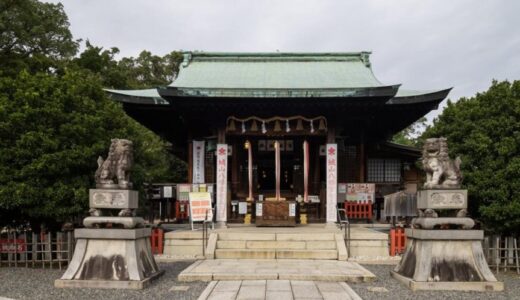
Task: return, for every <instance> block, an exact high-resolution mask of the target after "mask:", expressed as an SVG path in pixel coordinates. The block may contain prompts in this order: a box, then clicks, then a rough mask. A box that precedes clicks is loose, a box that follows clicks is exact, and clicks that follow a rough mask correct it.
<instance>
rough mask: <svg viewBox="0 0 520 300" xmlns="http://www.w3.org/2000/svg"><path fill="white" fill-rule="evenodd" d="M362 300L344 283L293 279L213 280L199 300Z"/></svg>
mask: <svg viewBox="0 0 520 300" xmlns="http://www.w3.org/2000/svg"><path fill="white" fill-rule="evenodd" d="M217 299H218V300H242V299H244V300H245V299H247V300H257V299H258V300H264V299H266V300H271V299H272V300H286V299H288V300H298V299H306V300H313V299H316V300H318V299H321V300H340V299H341V300H349V299H352V300H361V298H360V297H359V296H358V295H357V294H356V293H355V292H354V291H353V290H352V289H351V288H350V287H349V286H348V285H347V284H346V283H344V282H315V281H290V280H246V281H212V282H210V283H209V284H208V287H207V288H206V289H205V290H204V292H202V294H201V295H200V297H199V300H217Z"/></svg>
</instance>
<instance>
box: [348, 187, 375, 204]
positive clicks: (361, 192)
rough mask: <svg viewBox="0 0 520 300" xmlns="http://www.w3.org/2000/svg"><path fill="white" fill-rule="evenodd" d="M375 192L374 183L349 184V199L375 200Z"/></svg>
mask: <svg viewBox="0 0 520 300" xmlns="http://www.w3.org/2000/svg"><path fill="white" fill-rule="evenodd" d="M375 192H376V185H375V184H374V183H349V184H347V201H358V202H367V201H372V202H374V200H375Z"/></svg>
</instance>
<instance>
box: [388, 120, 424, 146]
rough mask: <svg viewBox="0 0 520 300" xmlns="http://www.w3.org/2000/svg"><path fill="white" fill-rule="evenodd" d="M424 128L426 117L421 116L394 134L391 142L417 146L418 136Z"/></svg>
mask: <svg viewBox="0 0 520 300" xmlns="http://www.w3.org/2000/svg"><path fill="white" fill-rule="evenodd" d="M425 129H426V117H422V118H420V119H419V120H417V121H415V122H414V123H413V124H411V125H410V126H408V127H406V128H405V129H403V130H401V131H400V132H398V133H397V134H396V135H394V136H393V137H392V142H394V143H397V144H401V145H406V146H417V144H418V142H419V137H420V136H421V133H422V132H423V131H424V130H425Z"/></svg>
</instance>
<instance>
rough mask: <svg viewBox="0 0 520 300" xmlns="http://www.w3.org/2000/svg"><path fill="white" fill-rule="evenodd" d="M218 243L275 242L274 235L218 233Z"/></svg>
mask: <svg viewBox="0 0 520 300" xmlns="http://www.w3.org/2000/svg"><path fill="white" fill-rule="evenodd" d="M218 240H219V241H251V240H254V241H275V240H276V234H275V233H256V232H255V233H248V232H219V233H218Z"/></svg>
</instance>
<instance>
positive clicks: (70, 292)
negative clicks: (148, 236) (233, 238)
mask: <svg viewBox="0 0 520 300" xmlns="http://www.w3.org/2000/svg"><path fill="white" fill-rule="evenodd" d="M192 262H193V261H176V262H172V263H161V264H159V266H160V268H161V269H162V270H165V273H164V274H163V276H161V277H160V278H158V279H157V280H155V281H154V282H153V283H152V285H151V286H150V287H148V288H146V289H144V290H140V291H134V290H103V289H57V288H54V280H55V279H58V278H60V277H61V274H62V273H63V272H64V270H62V271H60V270H49V269H30V268H28V269H26V268H0V298H1V297H8V298H14V299H75V300H81V299H89V300H91V299H125V300H130V299H179V300H180V299H197V298H198V296H199V295H200V294H201V293H202V291H203V290H204V288H205V287H206V285H207V283H206V282H177V275H178V274H179V273H180V272H181V271H182V270H183V269H185V268H186V267H188V266H189V265H190V264H191V263H192ZM363 266H364V267H365V268H367V269H368V270H369V271H371V272H372V273H374V274H375V275H376V276H377V278H376V280H375V281H373V282H369V283H351V284H349V285H350V286H351V287H352V289H354V291H356V293H358V294H359V296H361V297H362V298H363V299H365V300H370V299H377V300H384V299H392V300H394V299H399V300H404V299H414V300H415V299H419V300H421V299H428V300H434V299H471V300H474V299H520V275H517V274H516V273H506V274H504V273H500V274H499V275H498V276H497V278H498V280H500V281H503V282H504V284H505V291H504V292H494V293H480V292H451V291H418V292H412V291H410V290H408V289H407V288H406V287H405V286H404V285H402V284H400V283H399V282H398V281H397V280H395V279H393V278H392V277H390V270H392V268H394V266H392V265H363ZM173 286H189V289H188V290H187V291H170V289H171V288H172V287H173ZM374 288H375V291H371V290H369V289H372V290H373V289H374ZM381 288H385V289H386V290H387V291H381Z"/></svg>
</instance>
